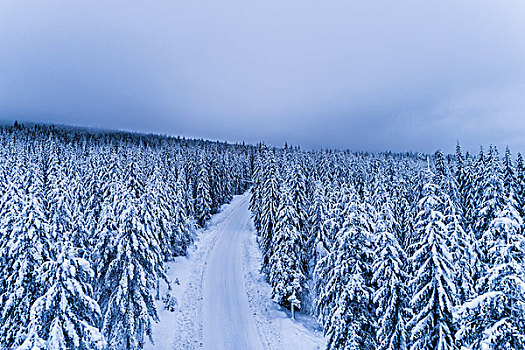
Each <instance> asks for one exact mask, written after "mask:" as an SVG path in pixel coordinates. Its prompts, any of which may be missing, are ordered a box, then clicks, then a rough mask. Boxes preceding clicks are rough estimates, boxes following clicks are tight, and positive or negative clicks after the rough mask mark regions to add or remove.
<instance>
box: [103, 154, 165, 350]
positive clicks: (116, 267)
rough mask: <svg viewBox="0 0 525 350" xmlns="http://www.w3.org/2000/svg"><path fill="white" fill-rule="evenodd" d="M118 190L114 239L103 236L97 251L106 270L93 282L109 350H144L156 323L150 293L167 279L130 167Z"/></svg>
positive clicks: (144, 200) (144, 195) (139, 187)
mask: <svg viewBox="0 0 525 350" xmlns="http://www.w3.org/2000/svg"><path fill="white" fill-rule="evenodd" d="M121 186H122V187H121V190H122V193H121V197H117V198H116V199H117V203H115V204H116V209H115V210H114V215H115V217H114V219H112V220H111V221H110V222H109V223H110V224H111V226H109V228H110V229H112V230H115V231H113V236H109V235H103V237H105V239H106V240H105V241H102V242H101V245H100V247H99V254H100V257H101V261H103V262H104V263H105V265H106V267H105V268H104V269H101V270H100V274H99V276H98V279H99V282H98V285H99V288H100V291H99V300H98V301H99V305H100V307H101V309H102V315H103V321H102V327H101V328H102V332H103V334H104V336H105V337H106V340H107V342H108V343H109V348H110V349H115V350H117V349H127V350H138V349H142V348H143V347H144V344H145V342H146V337H148V338H149V339H150V341H151V342H153V339H152V334H151V323H152V322H156V321H158V315H157V309H156V306H155V303H154V300H153V296H152V294H151V290H152V289H153V288H155V287H156V284H157V280H158V279H159V278H163V279H166V276H165V274H164V271H163V264H162V252H161V249H160V246H159V242H158V240H157V236H156V235H155V233H154V232H153V230H152V228H153V227H154V224H153V222H152V217H151V212H150V208H149V205H150V203H149V202H148V200H147V198H148V197H147V193H146V191H145V186H144V183H143V182H142V181H141V179H140V176H139V175H138V169H137V168H136V166H135V165H134V162H133V161H130V162H129V166H128V169H127V176H126V178H125V182H124V183H123V184H122V185H121ZM99 264H100V262H99Z"/></svg>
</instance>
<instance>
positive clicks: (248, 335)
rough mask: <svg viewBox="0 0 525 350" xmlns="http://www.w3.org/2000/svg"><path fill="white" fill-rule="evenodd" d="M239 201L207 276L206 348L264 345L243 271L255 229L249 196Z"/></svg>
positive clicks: (220, 232) (219, 239) (221, 232)
mask: <svg viewBox="0 0 525 350" xmlns="http://www.w3.org/2000/svg"><path fill="white" fill-rule="evenodd" d="M235 201H237V203H232V206H235V210H233V211H232V212H231V214H230V216H229V217H228V219H227V221H225V222H223V225H221V227H220V229H219V230H218V232H217V242H216V243H215V245H214V247H213V249H212V251H211V253H210V255H209V257H208V260H207V262H206V268H205V271H204V279H203V293H202V295H203V345H204V348H205V349H217V350H219V349H239V350H241V349H242V350H245V349H253V350H259V349H261V350H262V349H263V346H262V343H261V338H260V336H259V332H258V331H257V327H256V324H255V320H254V317H253V314H252V311H251V310H250V305H249V304H248V297H247V295H246V288H245V284H244V273H243V242H244V237H243V235H246V234H247V233H249V232H250V230H251V226H250V225H251V218H250V212H249V209H248V206H249V197H248V196H242V197H239V198H236V199H235Z"/></svg>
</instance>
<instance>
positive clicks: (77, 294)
mask: <svg viewBox="0 0 525 350" xmlns="http://www.w3.org/2000/svg"><path fill="white" fill-rule="evenodd" d="M59 245H61V247H60V248H59V253H58V255H57V258H56V260H55V259H54V260H50V261H46V262H45V263H44V264H43V265H42V266H41V267H39V269H38V272H39V274H38V279H39V280H41V281H43V282H44V283H45V284H47V285H49V286H50V287H49V288H48V289H47V291H46V292H45V294H44V295H43V296H41V297H39V298H38V299H37V300H36V301H35V303H34V304H33V305H32V307H31V322H30V324H29V330H28V337H27V339H26V340H25V341H24V343H23V344H22V345H21V346H20V347H18V350H40V349H41V350H44V349H45V350H62V349H79V350H92V349H93V350H95V349H96V350H103V349H106V346H107V344H106V341H105V339H104V336H103V335H102V333H101V332H100V330H99V329H98V328H97V325H98V323H99V321H100V308H99V306H98V304H97V302H96V301H95V300H94V299H93V298H92V288H91V285H90V284H89V283H88V282H87V281H89V280H90V279H91V278H93V270H91V268H90V266H89V262H87V261H86V260H85V259H82V258H78V257H77V256H76V255H77V253H76V249H74V248H73V247H72V246H71V245H70V243H69V242H67V241H66V242H64V243H62V244H59Z"/></svg>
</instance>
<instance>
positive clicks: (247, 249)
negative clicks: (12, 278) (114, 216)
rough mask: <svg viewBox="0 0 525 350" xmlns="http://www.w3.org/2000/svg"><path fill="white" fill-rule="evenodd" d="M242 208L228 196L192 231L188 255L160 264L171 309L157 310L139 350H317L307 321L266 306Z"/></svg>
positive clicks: (319, 341)
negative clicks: (166, 279) (172, 300)
mask: <svg viewBox="0 0 525 350" xmlns="http://www.w3.org/2000/svg"><path fill="white" fill-rule="evenodd" d="M249 201H250V194H249V193H246V194H244V195H239V196H235V197H234V198H233V200H232V201H231V203H229V204H226V205H224V206H223V207H222V208H221V211H220V212H219V213H217V214H216V215H214V216H213V217H212V219H211V220H210V222H209V223H208V225H207V227H206V228H204V229H201V230H199V233H198V240H197V242H196V247H195V248H194V249H192V250H191V251H190V253H189V256H188V257H177V258H176V259H175V261H174V262H171V263H169V264H168V268H169V270H168V275H169V277H170V279H171V280H172V281H177V282H178V283H173V290H172V292H171V294H172V295H173V296H174V297H175V298H176V299H177V301H178V305H177V306H176V308H175V311H174V312H170V311H167V310H165V309H163V305H162V302H160V301H159V302H158V303H157V306H158V310H159V317H160V320H161V322H160V323H158V324H155V325H153V338H154V340H155V345H152V344H148V345H147V346H146V350H153V349H161V350H171V349H177V350H178V349H184V350H191V349H206V350H215V349H228V350H230V349H232V350H233V349H243V350H259V349H260V350H262V349H269V350H274V349H275V350H297V349H301V350H313V349H323V348H324V339H323V337H322V334H320V332H319V331H318V330H316V329H315V328H316V327H315V322H314V321H313V320H312V318H311V317H309V316H306V315H298V316H299V319H298V320H297V321H293V320H291V319H290V317H289V315H288V314H287V313H286V312H284V311H283V310H281V308H280V307H279V305H277V304H276V303H275V302H273V301H272V300H271V299H270V294H271V293H270V286H269V285H268V283H266V281H265V278H264V276H263V275H262V274H261V273H260V272H259V271H260V264H261V255H260V251H259V249H258V247H257V242H256V239H255V230H254V228H253V224H252V220H251V214H250V211H249V208H248V207H249ZM164 290H165V287H164Z"/></svg>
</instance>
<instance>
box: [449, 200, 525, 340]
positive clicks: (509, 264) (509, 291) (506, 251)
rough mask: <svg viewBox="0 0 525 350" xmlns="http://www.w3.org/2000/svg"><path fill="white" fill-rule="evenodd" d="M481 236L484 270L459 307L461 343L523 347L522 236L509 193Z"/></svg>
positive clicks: (524, 242)
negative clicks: (470, 295) (484, 247)
mask: <svg viewBox="0 0 525 350" xmlns="http://www.w3.org/2000/svg"><path fill="white" fill-rule="evenodd" d="M506 202H507V203H506V205H505V207H504V208H503V209H502V210H500V211H498V213H497V215H496V217H495V218H494V219H493V220H492V222H491V223H490V226H489V228H488V230H487V232H485V234H483V236H482V237H481V238H480V244H482V245H485V246H486V247H487V249H486V255H484V256H482V257H481V260H482V262H483V264H484V267H485V274H484V275H483V276H482V277H481V278H479V279H478V281H477V284H476V295H475V297H474V298H473V299H472V300H470V301H468V302H466V303H464V304H463V305H462V306H461V308H460V309H459V312H458V314H459V315H460V325H461V327H460V331H459V332H458V337H459V338H460V340H461V342H462V344H463V345H465V346H466V347H468V348H469V349H473V350H484V349H494V350H510V349H515V350H519V349H525V302H524V301H525V271H524V268H523V266H524V263H525V237H524V236H523V232H522V227H523V221H522V218H521V216H520V215H519V213H518V212H517V210H516V209H515V207H514V206H515V202H514V201H513V199H512V197H508V198H507V200H506Z"/></svg>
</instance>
